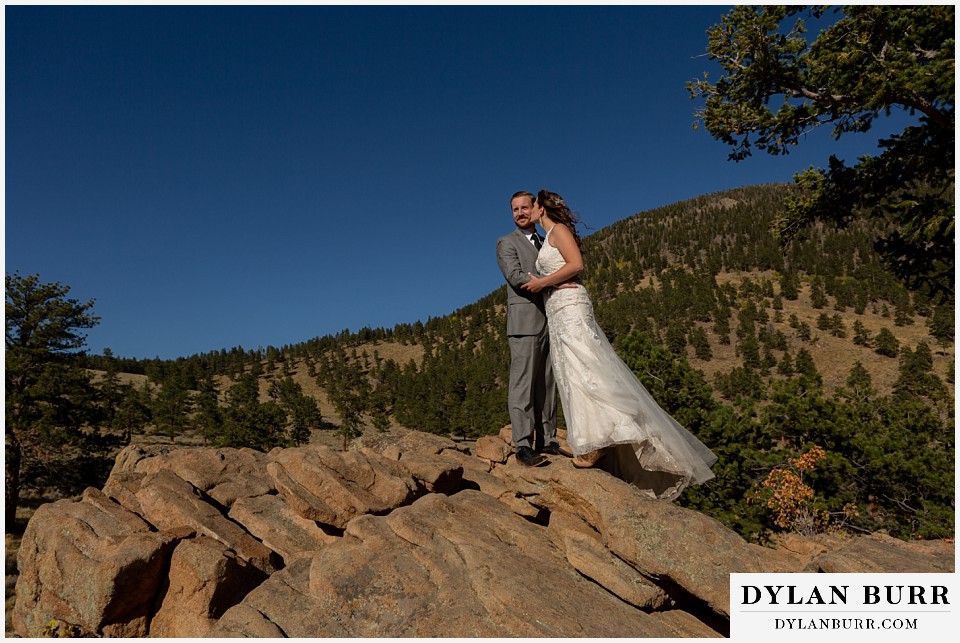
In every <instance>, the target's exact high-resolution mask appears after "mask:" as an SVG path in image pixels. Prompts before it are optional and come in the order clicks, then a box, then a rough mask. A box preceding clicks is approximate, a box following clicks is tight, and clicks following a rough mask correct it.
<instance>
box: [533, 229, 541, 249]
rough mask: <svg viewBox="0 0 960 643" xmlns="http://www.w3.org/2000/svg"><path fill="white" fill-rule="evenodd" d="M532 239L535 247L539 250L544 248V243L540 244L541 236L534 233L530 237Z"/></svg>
mask: <svg viewBox="0 0 960 643" xmlns="http://www.w3.org/2000/svg"><path fill="white" fill-rule="evenodd" d="M530 238H531V239H533V247H534V248H536V249H537V250H539V249H540V248H542V247H543V243H541V242H540V235H539V234H537V233H536V232H534V233H533V234H532V235H530Z"/></svg>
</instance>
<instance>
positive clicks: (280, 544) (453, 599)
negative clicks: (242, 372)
mask: <svg viewBox="0 0 960 643" xmlns="http://www.w3.org/2000/svg"><path fill="white" fill-rule="evenodd" d="M509 435H510V433H509V428H507V429H504V431H501V433H500V435H499V436H490V437H487V438H484V439H482V440H481V441H479V442H478V444H477V445H476V447H475V449H474V451H475V454H471V453H469V452H467V451H466V450H465V449H461V448H458V446H457V444H456V443H454V442H453V441H451V440H448V439H445V438H441V437H438V436H434V435H429V434H424V433H418V432H403V433H393V432H391V433H386V434H378V435H376V436H372V437H367V438H364V439H361V440H359V441H356V442H355V443H354V444H353V445H352V448H351V450H349V451H347V452H339V451H333V450H331V449H329V448H325V447H321V446H305V447H298V448H292V449H276V450H274V451H272V452H271V453H269V454H263V453H258V452H256V451H251V450H249V449H204V448H183V449H178V450H175V451H170V452H168V453H148V452H145V451H143V450H140V449H137V448H134V447H131V448H128V449H127V450H125V451H124V452H123V453H121V454H120V456H119V457H118V459H117V464H116V466H115V468H114V471H113V472H112V474H111V476H110V479H109V480H108V481H107V483H106V485H105V486H104V489H103V491H99V490H96V489H88V490H87V491H86V492H85V493H84V494H83V496H82V497H81V498H80V499H79V500H77V501H59V502H56V503H51V504H48V505H44V506H43V507H41V508H40V509H38V510H37V512H36V514H35V515H34V517H33V518H32V519H31V521H30V523H29V524H28V526H27V530H26V532H25V534H24V538H23V543H22V545H21V549H20V556H19V561H18V563H19V569H20V578H19V580H18V583H17V601H16V605H15V607H14V610H13V624H14V628H15V629H16V631H17V633H18V634H20V635H22V636H31V637H33V636H41V635H43V634H51V633H60V634H63V633H66V634H71V635H92V636H124V637H134V636H152V637H271V638H273V637H282V636H287V637H291V636H296V637H359V636H362V637H374V636H376V637H437V636H440V637H545V636H549V637H574V636H577V637H582V636H591V637H626V636H631V637H654V638H661V637H695V638H708V637H721V636H723V635H725V634H726V633H727V629H728V622H729V621H728V619H729V596H728V592H729V574H730V573H733V572H762V571H777V572H800V571H824V572H838V571H869V572H876V571H882V572H923V571H952V570H953V546H952V544H944V543H903V542H901V541H897V540H894V539H892V538H888V537H883V536H862V537H857V538H838V537H818V538H816V539H808V538H802V537H800V536H795V535H790V536H784V537H783V538H782V539H781V540H780V542H779V543H778V546H777V547H776V548H769V547H760V546H757V545H752V544H749V543H747V542H745V541H744V540H743V539H742V538H740V537H739V536H737V535H736V534H735V533H733V532H732V531H730V530H729V529H727V528H725V527H724V526H723V525H721V524H720V523H718V522H717V521H716V520H713V519H711V518H709V517H707V516H704V515H702V514H700V513H697V512H695V511H690V510H687V509H684V508H681V507H678V506H676V505H673V504H672V503H668V502H664V501H658V500H651V499H649V498H648V497H646V496H644V495H643V494H641V493H639V492H638V491H636V490H635V489H634V488H633V487H631V486H630V485H628V484H626V483H624V482H622V481H620V480H618V479H616V478H614V477H612V476H610V475H609V474H607V473H606V472H604V471H601V470H598V469H586V470H580V469H575V468H574V467H573V466H572V465H571V463H570V461H569V460H568V459H566V458H562V457H553V458H552V462H551V463H550V465H549V466H546V467H537V468H527V467H523V466H520V465H519V464H517V463H516V461H515V460H514V459H513V457H512V455H511V453H512V450H511V449H510V447H509V439H510V438H509Z"/></svg>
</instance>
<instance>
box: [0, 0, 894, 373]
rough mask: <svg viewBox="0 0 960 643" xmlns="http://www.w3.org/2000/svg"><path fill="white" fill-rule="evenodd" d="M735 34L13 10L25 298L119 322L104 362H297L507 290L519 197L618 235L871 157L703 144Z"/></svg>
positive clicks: (9, 227)
mask: <svg viewBox="0 0 960 643" xmlns="http://www.w3.org/2000/svg"><path fill="white" fill-rule="evenodd" d="M727 10H728V7H725V6H719V5H709V6H659V7H654V6H622V5H621V6H607V7H576V6H527V7H513V6H474V7H455V6H410V7H398V6H354V7H333V6H290V7H279V8H268V7H254V6H239V7H231V6H211V7H198V6H180V7H147V6H136V7H113V6H100V7H82V6H76V7H70V6H67V7H63V6H61V7H42V6H7V7H5V21H6V25H5V27H6V28H5V38H6V53H5V55H6V61H5V64H6V66H5V73H6V83H5V101H6V105H5V107H6V110H5V135H6V150H5V156H6V159H5V160H6V177H5V189H6V194H5V234H6V239H5V263H6V270H7V273H8V274H9V273H13V272H15V271H19V272H20V273H21V274H23V275H27V274H33V273H38V274H40V276H41V278H42V280H43V281H59V282H61V283H63V284H65V285H68V286H70V287H71V293H70V294H71V296H72V297H74V298H77V299H80V300H82V301H86V300H87V299H90V298H93V299H95V300H96V304H95V306H94V312H95V313H96V314H98V315H99V316H100V317H101V318H102V321H101V323H100V325H99V326H97V327H96V328H94V329H92V330H90V331H89V333H88V342H87V347H88V350H89V351H90V352H91V353H93V354H98V353H100V352H102V350H103V349H104V348H105V347H109V348H110V349H111V350H112V351H113V352H114V354H116V355H119V356H124V357H138V358H152V357H155V356H159V357H161V358H174V357H180V356H189V355H192V354H195V353H202V352H207V351H211V350H219V349H221V348H232V347H234V346H242V347H243V348H246V349H251V348H257V347H258V346H263V347H266V346H268V345H273V346H283V345H285V344H294V343H298V342H303V341H306V340H309V339H311V338H313V337H317V336H322V335H326V334H330V333H336V332H339V331H340V330H343V329H350V330H354V331H355V330H359V329H360V328H362V327H364V326H371V327H378V326H381V327H385V328H391V327H393V326H394V325H395V324H397V323H402V322H414V321H416V320H418V319H419V320H426V319H427V318H428V317H430V316H442V315H445V314H448V313H450V312H452V311H454V310H455V309H457V308H459V307H461V306H464V305H467V304H470V303H472V302H474V301H476V300H477V299H479V298H480V297H482V296H484V295H486V294H488V293H490V292H491V291H493V290H495V289H496V288H498V287H499V286H500V285H501V284H502V283H503V280H502V276H501V275H500V272H499V270H498V268H497V264H496V261H495V254H494V245H495V240H496V238H497V237H498V236H500V235H502V234H506V233H507V232H509V231H510V230H511V229H512V225H513V224H512V220H511V217H510V212H509V208H508V200H509V195H510V194H512V193H513V192H515V191H517V190H521V189H526V190H530V191H533V192H536V190H538V189H540V188H548V189H550V190H553V191H556V192H559V193H561V194H563V195H564V197H565V198H566V199H567V201H568V202H569V203H570V204H571V206H572V207H573V208H574V209H575V210H577V211H578V212H579V213H580V215H581V217H582V218H583V220H584V222H585V223H586V224H587V225H589V226H590V227H591V228H592V229H594V230H599V229H601V228H603V227H605V226H607V225H609V224H611V223H614V222H616V221H619V220H621V219H623V218H625V217H628V216H630V215H632V214H634V213H636V212H640V211H644V210H648V209H651V208H655V207H658V206H662V205H666V204H670V203H674V202H677V201H681V200H684V199H688V198H692V197H695V196H699V195H701V194H706V193H710V192H716V191H720V190H725V189H729V188H734V187H738V186H741V185H752V184H759V183H770V182H787V181H790V180H791V179H792V176H793V174H794V173H795V172H797V171H799V170H801V169H804V168H806V167H809V166H810V165H818V166H819V165H823V164H824V163H825V160H826V158H827V156H828V155H829V154H830V153H836V154H837V155H838V156H840V157H841V158H846V159H848V160H853V159H854V158H855V157H857V156H860V155H863V154H868V153H871V152H872V151H873V150H874V149H875V140H876V138H877V136H878V134H882V133H883V130H880V129H878V128H875V129H874V131H872V132H870V133H869V134H868V135H862V136H849V137H844V139H842V141H841V143H842V145H839V146H838V145H837V144H836V143H834V142H833V141H831V140H830V139H829V137H828V136H827V134H828V133H827V132H826V131H824V132H820V133H816V134H814V135H812V136H811V137H810V139H809V140H808V141H807V142H805V143H804V144H803V145H801V146H800V147H798V148H797V150H796V153H793V154H790V155H789V156H786V157H770V156H767V155H758V156H756V157H754V158H752V159H749V160H747V161H744V162H740V163H734V162H732V161H728V160H727V155H728V153H729V150H728V149H727V148H726V147H725V146H724V145H722V144H721V143H719V142H717V141H714V140H713V139H712V138H711V137H710V135H709V134H708V133H707V132H706V131H704V130H700V131H695V130H694V129H693V127H692V123H693V120H694V116H693V114H694V111H695V109H696V108H697V107H698V103H696V102H695V101H693V100H691V99H690V96H689V94H688V93H687V92H686V90H685V83H686V82H687V81H689V80H691V79H693V78H696V77H699V76H701V75H702V74H703V72H704V71H706V70H710V71H712V75H711V77H712V78H716V76H717V71H718V70H717V69H716V68H715V67H713V65H712V63H710V61H709V60H707V58H706V56H705V55H704V51H705V49H706V44H707V39H706V34H705V32H706V30H707V28H708V27H709V26H710V25H712V24H714V23H716V22H718V21H719V19H720V16H721V15H722V14H723V13H725V12H726V11H727ZM586 259H587V263H588V265H589V257H587V258H586Z"/></svg>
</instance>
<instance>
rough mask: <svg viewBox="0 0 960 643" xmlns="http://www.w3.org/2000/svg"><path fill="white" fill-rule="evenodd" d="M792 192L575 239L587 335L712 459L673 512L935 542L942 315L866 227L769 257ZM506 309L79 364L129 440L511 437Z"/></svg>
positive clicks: (946, 410)
mask: <svg viewBox="0 0 960 643" xmlns="http://www.w3.org/2000/svg"><path fill="white" fill-rule="evenodd" d="M789 189H790V188H788V187H787V186H782V185H769V186H755V187H745V188H740V189H736V190H731V191H727V192H724V193H720V194H712V195H707V196H703V197H699V198H696V199H692V200H690V201H686V202H683V203H678V204H675V205H671V206H667V207H663V208H658V209H655V210H651V211H648V212H642V213H639V214H636V215H634V216H632V217H630V218H628V219H625V220H623V221H620V222H618V223H616V224H614V225H612V226H609V227H607V228H604V229H603V230H600V231H597V232H595V233H593V234H590V235H589V236H587V237H586V238H585V239H584V247H583V251H584V258H585V261H586V264H587V268H586V271H585V273H584V275H583V277H584V282H585V284H586V286H587V288H588V290H589V291H590V292H591V294H592V296H593V299H594V303H595V308H596V312H597V317H598V320H599V322H600V324H601V326H602V328H603V329H604V331H605V332H606V333H607V335H608V337H609V338H610V340H611V342H612V343H613V344H614V346H615V348H616V349H617V350H618V352H619V353H620V355H621V356H622V357H623V359H624V360H625V361H626V362H627V363H628V364H629V365H630V366H631V368H632V369H633V370H634V372H635V373H636V374H637V375H638V377H640V379H641V380H642V381H643V382H644V384H645V385H646V386H647V388H648V389H650V391H651V392H652V393H653V394H654V396H655V397H656V398H657V399H658V400H659V401H660V402H661V404H662V405H663V406H664V407H665V408H666V409H667V410H668V411H669V412H671V413H672V414H673V415H674V416H675V417H676V418H677V419H678V420H679V421H680V422H681V423H682V424H684V425H685V426H687V427H688V428H689V429H690V430H691V431H693V432H694V433H695V434H697V435H698V436H699V437H700V439H701V440H703V441H704V442H705V443H706V444H707V445H708V446H710V447H711V448H712V449H714V451H715V452H716V453H717V454H718V455H719V456H720V460H719V462H718V464H717V465H716V466H715V468H714V470H715V472H716V474H717V478H716V480H714V481H713V482H711V483H710V484H708V485H705V486H704V487H703V488H699V489H692V490H688V491H687V492H685V494H684V496H683V497H682V498H681V500H680V502H681V503H682V504H685V505H687V506H690V507H693V508H696V509H699V510H701V511H704V512H705V513H708V514H710V515H712V516H714V517H716V518H718V519H719V520H721V521H723V522H724V523H726V524H727V525H729V526H731V527H733V528H734V529H737V530H738V531H740V532H741V533H742V534H744V535H746V536H749V537H762V535H763V534H764V533H768V531H769V530H797V531H802V532H807V533H812V532H817V531H826V530H831V529H845V530H853V531H861V530H862V531H877V530H881V529H884V530H887V531H889V532H890V533H891V534H894V535H896V536H899V537H914V538H919V537H922V538H933V537H948V536H952V535H953V520H954V518H953V515H954V510H953V503H954V498H953V490H954V466H953V462H954V456H953V453H954V451H953V450H954V426H953V406H954V382H953V379H954V370H953V363H954V342H953V335H954V328H953V323H954V322H953V320H954V311H953V302H952V301H950V302H945V303H939V304H938V303H937V302H933V301H931V300H930V299H929V298H928V297H927V296H925V294H924V293H923V292H916V291H915V292H910V291H907V290H906V289H905V288H904V287H903V286H902V285H901V284H900V282H899V281H898V280H897V279H895V278H894V277H893V276H891V275H890V274H889V273H888V272H886V271H885V270H884V268H883V267H882V266H881V263H880V261H879V258H878V255H877V254H876V252H875V251H874V248H873V240H874V239H875V238H876V236H877V235H878V234H879V233H880V230H879V229H876V228H868V227H866V226H867V225H872V226H876V225H878V224H876V223H865V222H860V223H854V224H852V225H851V226H850V227H849V228H847V229H844V230H837V229H834V228H828V227H825V226H823V225H819V226H818V227H815V228H813V229H812V230H811V231H810V233H809V235H808V236H807V238H805V239H803V240H801V241H798V242H795V243H794V244H793V245H792V246H791V248H790V249H789V251H788V252H786V253H785V252H784V251H783V250H782V249H781V248H780V247H779V245H778V244H777V242H776V240H775V239H774V237H773V235H772V234H771V232H770V229H771V223H772V222H773V220H774V217H775V216H776V215H777V214H778V212H779V211H780V209H781V208H782V207H783V202H784V198H785V196H786V195H787V191H788V190H789ZM588 223H589V222H588ZM492 243H493V240H491V244H492ZM505 300H506V292H505V288H504V287H501V288H499V289H497V290H495V291H494V292H492V293H491V294H489V295H487V296H486V297H484V298H482V299H480V300H479V301H477V302H476V303H474V304H471V305H469V306H465V307H464V308H462V309H460V310H457V311H455V312H453V313H451V314H450V315H447V316H445V317H440V318H433V319H429V320H427V321H425V322H415V323H412V324H402V325H398V326H396V327H394V328H392V329H382V328H377V329H369V328H365V329H362V330H360V331H358V332H350V331H344V332H342V333H340V334H338V335H336V336H326V337H321V338H316V339H312V340H309V341H305V342H303V343H302V344H297V345H293V346H283V347H279V348H278V347H269V348H267V349H266V350H264V351H259V350H258V351H249V350H243V349H240V348H236V349H233V350H221V351H216V352H211V353H207V354H203V355H197V356H194V357H190V358H184V359H179V360H176V361H158V360H146V361H137V360H129V359H122V358H116V357H113V356H105V357H104V356H98V357H89V358H87V364H86V365H87V367H88V368H91V369H97V370H100V371H104V372H105V373H106V374H107V375H106V381H108V382H113V384H112V387H113V390H116V391H117V393H116V395H117V398H116V399H117V404H116V408H123V409H126V410H125V411H124V413H126V415H123V416H122V417H124V418H126V419H125V420H122V421H121V420H118V417H119V414H117V413H115V414H113V415H110V417H109V418H108V420H109V421H108V422H106V424H108V425H109V426H112V427H113V428H115V429H119V428H121V427H122V430H123V431H125V432H126V433H127V434H128V436H129V433H130V432H134V433H135V432H138V431H141V430H147V431H151V432H160V433H163V434H164V435H168V436H171V437H175V436H177V435H180V434H183V433H185V432H187V433H195V434H198V435H202V436H203V437H204V439H205V440H206V441H207V443H209V444H213V445H242V446H251V447H254V448H259V449H264V450H266V449H269V448H272V447H273V446H278V445H284V444H295V443H301V442H303V441H306V440H309V439H311V434H312V432H313V435H316V431H339V432H340V433H341V434H342V436H343V440H344V441H345V440H346V439H348V438H349V437H350V436H351V435H353V434H356V432H358V431H361V430H365V429H366V430H378V429H379V430H386V429H388V428H389V427H390V426H392V425H396V424H399V425H403V426H406V427H409V428H416V429H419V430H424V431H430V432H435V433H441V434H445V435H453V436H463V437H468V438H470V437H477V436H481V435H484V434H490V433H494V432H497V431H498V430H499V429H500V428H501V427H502V426H504V425H505V424H507V423H508V422H509V418H508V415H507V411H506V390H505V382H506V377H507V369H508V364H509V350H508V347H507V342H506V339H505V337H504V334H503V332H504V329H505V328H506V311H505V306H504V302H505ZM119 372H124V373H128V374H130V373H132V374H140V375H142V376H143V377H141V378H140V379H141V381H142V383H141V385H140V386H139V387H138V386H134V385H132V384H123V383H121V381H120V379H119V377H118V375H117V373H119ZM128 380H129V378H128ZM124 400H125V401H124ZM314 400H316V401H318V402H319V403H320V404H319V406H318V405H317V404H316V402H314ZM108 415H109V414H108ZM124 423H126V424H124Z"/></svg>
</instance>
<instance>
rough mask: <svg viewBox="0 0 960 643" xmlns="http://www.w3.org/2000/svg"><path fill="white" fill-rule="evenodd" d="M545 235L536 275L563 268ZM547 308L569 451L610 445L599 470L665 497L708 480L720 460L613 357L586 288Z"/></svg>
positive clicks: (550, 292)
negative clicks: (712, 467)
mask: <svg viewBox="0 0 960 643" xmlns="http://www.w3.org/2000/svg"><path fill="white" fill-rule="evenodd" d="M549 237H550V234H549V233H547V239H546V240H545V241H544V243H543V247H542V248H541V249H540V255H539V257H538V258H537V270H538V271H539V273H540V274H541V275H549V274H551V273H553V272H555V271H556V270H558V269H559V268H560V267H561V266H563V265H564V264H565V263H566V262H565V261H564V259H563V256H562V255H561V254H560V251H559V250H557V249H556V248H554V247H553V246H551V245H550V241H549ZM544 303H545V307H546V311H547V322H548V325H549V330H550V358H551V360H552V361H553V373H554V377H555V378H556V381H557V389H558V391H559V393H560V401H561V403H562V404H563V413H564V417H565V418H566V422H567V429H568V430H567V442H568V443H569V444H570V448H571V449H572V450H573V452H574V454H575V455H582V454H584V453H587V452H589V451H593V450H594V449H600V448H603V447H613V448H611V449H608V451H607V453H606V454H605V455H604V458H603V459H602V460H601V461H600V462H599V463H598V464H597V466H598V467H601V468H603V469H606V470H608V471H610V472H611V473H613V474H614V475H617V476H618V477H620V478H622V479H624V480H626V481H627V482H630V483H632V484H634V485H636V486H637V487H639V488H640V489H641V490H643V491H645V492H646V493H647V494H648V495H651V496H654V497H657V498H663V499H667V500H673V499H674V498H676V497H677V496H678V495H680V492H681V491H683V490H684V489H685V488H686V487H687V486H688V485H690V484H700V483H702V482H706V481H707V480H709V479H711V478H713V472H712V471H710V467H711V466H712V465H713V463H714V462H716V461H717V456H715V455H714V454H713V452H712V451H710V449H708V448H707V447H706V445H704V444H703V443H702V442H700V440H698V439H697V438H696V437H695V436H694V435H693V434H692V433H690V432H689V431H687V430H686V429H685V428H683V427H682V426H681V425H680V423H678V422H677V421H676V420H674V419H673V418H672V417H671V416H670V415H669V414H668V413H667V412H666V411H664V410H663V409H661V408H660V406H659V405H658V404H657V402H656V401H655V400H654V399H653V396H651V395H650V393H649V392H648V391H647V389H646V388H645V387H644V386H643V384H642V383H640V381H639V380H638V379H637V378H636V376H635V375H634V374H633V371H631V370H630V368H629V367H628V366H627V365H626V364H624V363H623V361H622V360H621V359H620V358H619V357H618V356H617V354H616V352H614V350H613V347H612V346H611V345H610V342H609V341H607V338H606V336H605V335H604V334H603V331H602V330H600V327H599V326H598V325H597V322H596V319H595V318H594V315H593V304H591V302H590V296H589V295H588V294H587V291H586V289H584V288H583V286H579V287H577V288H560V289H555V288H550V289H547V290H546V291H545V292H544Z"/></svg>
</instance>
